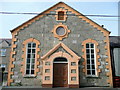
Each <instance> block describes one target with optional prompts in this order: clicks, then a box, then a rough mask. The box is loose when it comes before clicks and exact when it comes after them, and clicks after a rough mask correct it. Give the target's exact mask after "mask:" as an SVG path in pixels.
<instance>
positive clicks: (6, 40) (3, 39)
mask: <svg viewBox="0 0 120 90" xmlns="http://www.w3.org/2000/svg"><path fill="white" fill-rule="evenodd" d="M4 41H5V42H6V43H7V44H8V45H9V46H11V41H12V39H10V38H0V44H1V43H2V42H4Z"/></svg>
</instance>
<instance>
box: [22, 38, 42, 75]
mask: <svg viewBox="0 0 120 90" xmlns="http://www.w3.org/2000/svg"><path fill="white" fill-rule="evenodd" d="M39 45H40V42H39V41H38V40H36V39H34V38H30V39H27V40H25V41H24V42H23V48H22V51H23V55H22V58H23V61H22V67H21V72H22V74H23V76H36V74H37V72H39V68H38V65H39V64H40V63H39V60H38V59H39V58H40V55H38V52H39V51H40V48H39Z"/></svg>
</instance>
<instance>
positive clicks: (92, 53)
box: [82, 39, 101, 77]
mask: <svg viewBox="0 0 120 90" xmlns="http://www.w3.org/2000/svg"><path fill="white" fill-rule="evenodd" d="M82 45H83V47H84V48H83V49H82V52H84V54H83V55H82V57H83V58H84V62H83V65H84V68H83V72H85V74H86V76H90V77H94V76H95V77H96V76H98V75H99V72H101V70H100V69H99V68H98V66H99V65H100V62H99V61H98V58H99V57H100V56H99V55H98V52H99V49H98V48H97V46H98V43H97V42H96V41H95V40H92V39H87V40H85V41H83V43H82Z"/></svg>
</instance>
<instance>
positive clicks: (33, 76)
mask: <svg viewBox="0 0 120 90" xmlns="http://www.w3.org/2000/svg"><path fill="white" fill-rule="evenodd" d="M35 77H36V76H35V75H25V76H24V78H35Z"/></svg>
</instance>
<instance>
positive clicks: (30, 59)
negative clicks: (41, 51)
mask: <svg viewBox="0 0 120 90" xmlns="http://www.w3.org/2000/svg"><path fill="white" fill-rule="evenodd" d="M26 49H27V50H26V51H27V53H26V54H27V55H26V75H32V74H34V72H35V58H36V57H35V56H36V43H33V42H32V43H28V44H27V48H26Z"/></svg>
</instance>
